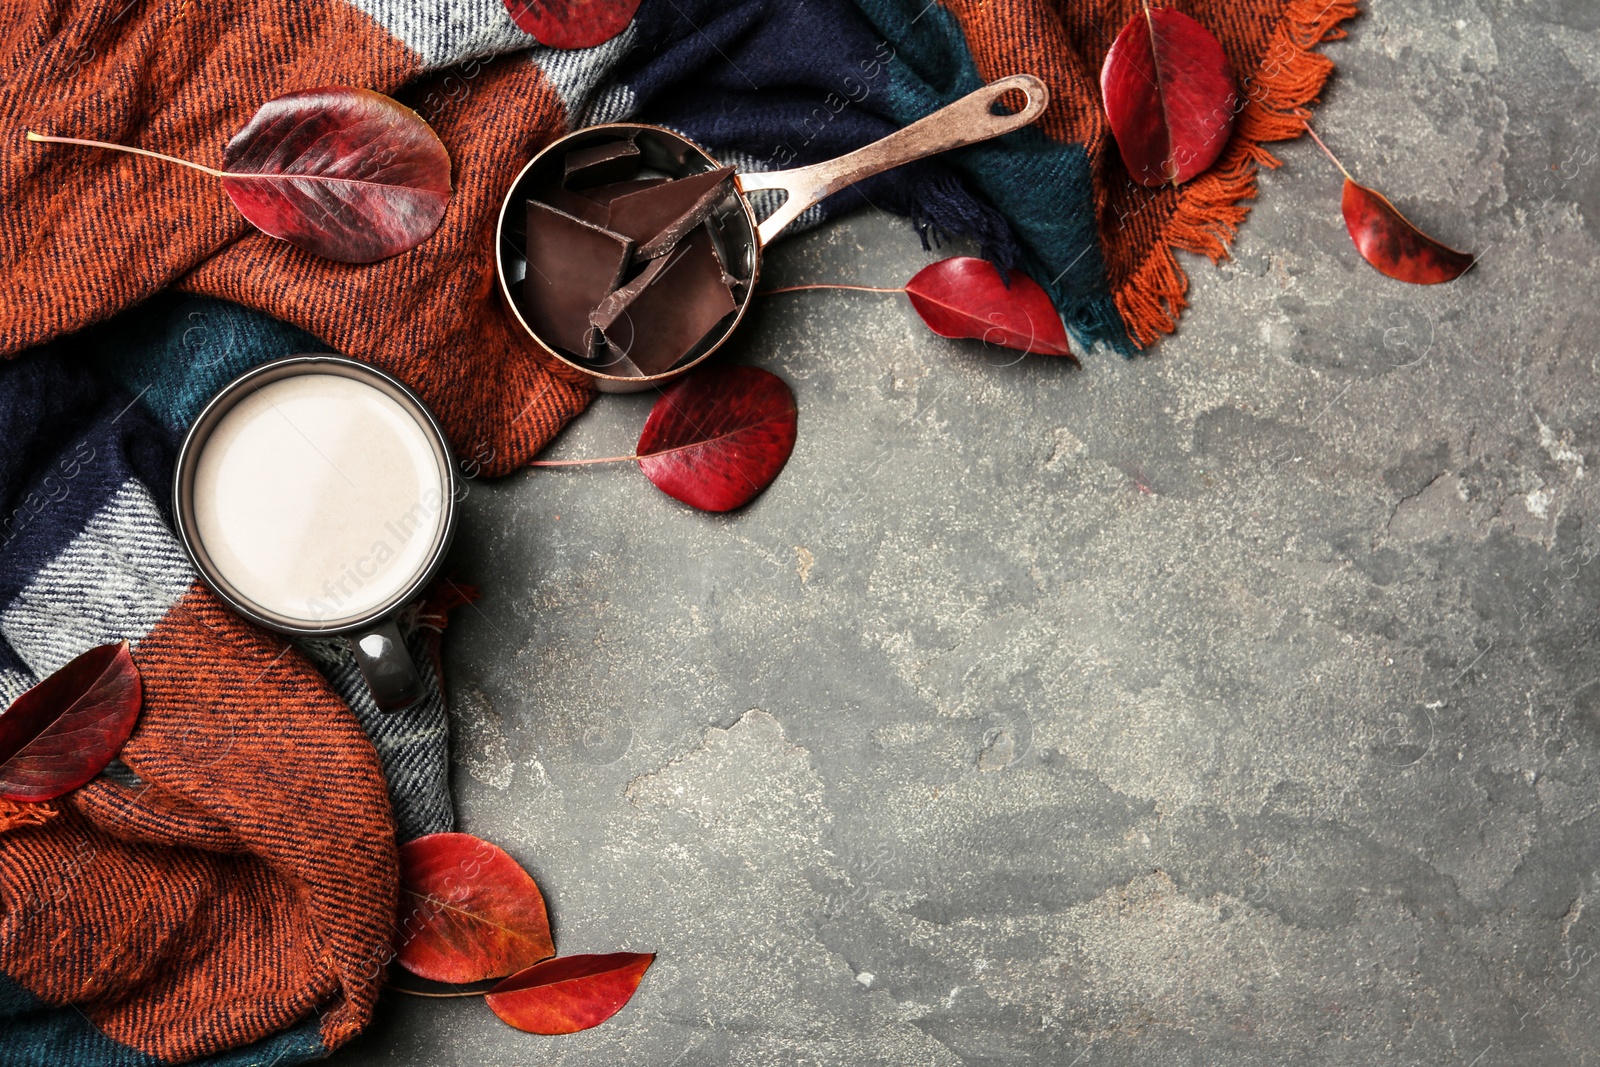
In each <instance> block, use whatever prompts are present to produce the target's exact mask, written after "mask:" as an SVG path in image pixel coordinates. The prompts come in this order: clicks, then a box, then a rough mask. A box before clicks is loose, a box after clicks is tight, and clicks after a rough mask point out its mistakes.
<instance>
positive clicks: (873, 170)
mask: <svg viewBox="0 0 1600 1067" xmlns="http://www.w3.org/2000/svg"><path fill="white" fill-rule="evenodd" d="M1011 92H1021V93H1022V94H1023V95H1025V96H1026V98H1027V102H1026V103H1025V104H1024V105H1023V106H1022V107H1021V108H1020V109H1019V110H1017V111H1004V110H1001V111H997V110H996V107H997V105H998V104H999V102H1000V100H1001V98H1002V97H1004V96H1005V95H1006V94H1007V93H1011ZM1049 99H1050V93H1049V90H1048V89H1046V88H1045V85H1044V82H1042V81H1040V80H1039V79H1038V78H1036V77H1034V76H1033V75H1031V74H1013V75H1011V76H1010V77H1006V78H1001V79H999V80H997V81H993V82H990V83H989V84H988V85H985V86H984V87H983V88H981V89H978V90H976V91H975V92H972V93H969V94H967V95H966V96H964V97H962V98H961V99H960V100H957V101H956V102H955V103H953V104H950V105H948V106H947V107H943V108H940V109H939V110H938V111H935V112H934V113H933V114H931V115H927V116H925V117H924V118H921V119H918V120H917V121H916V122H914V123H912V124H911V125H909V126H907V127H906V128H905V129H902V130H897V131H896V132H894V133H892V134H890V135H889V136H887V137H885V138H883V139H882V140H880V141H875V142H873V143H872V144H869V145H867V146H866V147H864V148H859V149H857V150H856V151H854V152H851V153H849V154H847V155H843V156H840V157H838V158H837V159H830V160H826V161H825V162H822V163H814V164H812V165H810V166H807V167H797V168H795V169H794V170H781V171H752V172H747V173H742V174H737V175H735V177H734V181H733V182H732V183H731V186H732V191H730V192H729V194H728V196H727V197H726V199H725V200H724V201H723V202H722V203H721V204H719V205H718V207H717V209H716V210H715V211H714V212H713V213H712V216H711V219H710V222H711V224H712V235H713V239H714V241H715V242H716V244H717V245H718V252H719V253H720V254H721V257H722V262H723V263H724V264H725V265H727V269H728V271H729V272H730V273H734V274H739V273H740V272H742V277H740V279H739V284H738V285H737V286H736V287H735V290H734V294H733V295H734V300H735V302H736V303H737V305H738V306H737V308H736V310H735V311H733V312H732V313H730V314H729V315H728V316H727V317H726V318H725V319H723V321H722V322H721V323H719V324H718V325H717V326H716V327H715V328H714V329H713V330H711V332H710V333H708V334H706V336H705V337H704V338H703V339H702V340H701V341H700V342H699V343H698V344H697V345H695V346H694V347H693V348H692V349H690V351H689V352H688V354H687V355H686V356H685V357H684V358H683V359H682V360H680V361H679V362H678V363H677V364H676V365H675V366H673V368H672V369H671V370H667V371H664V372H662V373H660V374H653V375H647V376H623V375H616V374H608V373H606V372H605V370H604V369H603V368H600V367H597V366H594V365H589V364H585V363H583V362H580V361H578V360H576V359H573V358H571V357H569V356H567V355H566V354H564V353H563V352H561V351H560V350H558V349H557V348H555V347H554V346H552V345H550V344H548V343H546V341H545V340H544V339H542V338H541V337H540V336H539V335H538V333H537V332H536V331H535V330H534V329H533V327H532V326H530V325H529V323H528V320H527V319H526V318H525V317H524V315H523V313H522V311H521V310H520V308H519V307H518V303H519V302H518V299H517V292H518V289H519V288H520V286H521V285H522V282H523V278H524V276H525V275H526V273H527V262H526V260H525V259H524V258H523V243H524V239H525V234H524V230H525V227H526V222H525V216H524V211H525V209H524V204H525V202H526V201H527V200H528V199H529V198H530V196H532V195H533V194H534V192H535V191H536V190H539V189H542V188H546V187H548V185H549V183H550V182H552V181H559V173H560V171H559V168H560V167H561V166H562V163H563V160H564V159H565V157H566V155H567V153H568V152H571V151H573V150H575V149H581V148H587V147H591V146H593V145H598V144H602V143H605V142H608V141H614V140H617V139H618V137H619V135H627V136H631V137H633V139H634V142H635V143H636V144H637V145H638V146H639V150H640V153H641V156H642V158H643V162H644V165H645V167H646V168H648V169H649V170H650V171H653V172H659V173H660V174H662V175H664V176H666V177H671V178H682V177H686V176H688V175H691V174H698V173H701V172H703V171H708V170H715V169H717V168H718V167H720V166H721V164H720V163H719V162H718V161H717V160H716V159H715V158H714V157H713V156H712V155H711V154H710V153H708V152H707V151H706V150H705V149H703V148H701V147H700V146H699V145H697V144H695V143H694V142H693V141H690V140H689V139H688V138H686V137H683V136H681V135H679V134H677V133H674V132H672V131H671V130H667V129H663V128H662V127H660V126H650V125H645V124H643V123H631V122H619V123H611V124H608V125H604V126H591V127H589V128H587V129H583V130H578V131H577V132H576V133H570V134H567V135H566V136H565V137H561V138H558V139H557V140H555V141H554V142H552V143H551V144H550V145H548V146H546V147H545V149H544V150H543V151H542V152H540V153H539V154H538V155H536V156H534V157H533V160H532V161H531V162H529V163H528V165H527V166H526V167H523V168H522V171H521V172H520V173H519V174H518V175H517V177H516V180H515V181H513V182H512V183H511V189H510V191H508V192H507V193H506V198H505V202H504V203H502V204H501V206H500V218H499V223H498V229H497V233H498V239H497V240H496V242H495V269H496V272H497V274H498V275H499V278H500V296H501V298H502V299H503V300H504V301H505V305H506V310H507V311H508V312H509V313H510V315H511V317H512V318H514V319H515V320H516V321H517V324H518V325H520V326H521V327H522V329H523V330H524V331H525V332H526V333H527V335H528V337H529V338H531V339H532V340H533V342H534V343H535V344H537V345H538V346H539V347H540V348H542V349H544V350H545V351H546V352H548V353H550V355H552V356H554V357H555V358H557V359H559V360H561V361H562V362H563V363H566V364H567V365H568V366H571V367H574V368H576V369H577V370H580V371H582V372H584V373H585V374H587V375H589V376H590V377H591V378H592V379H593V380H594V383H595V386H596V387H597V388H598V389H599V390H600V391H601V392H606V393H636V392H641V391H643V390H646V389H650V388H652V387H655V386H660V385H664V384H666V383H667V382H669V381H671V380H672V379H674V378H678V377H680V376H682V375H684V374H687V373H688V372H689V371H690V370H692V369H693V368H695V367H696V366H698V365H699V364H700V363H701V362H703V361H704V360H705V359H706V357H707V356H709V355H711V353H713V352H715V351H716V350H717V349H718V348H721V347H722V344H723V342H724V341H726V340H727V339H728V337H729V336H730V335H731V334H732V333H733V331H734V330H735V329H736V328H737V327H738V325H739V323H740V322H741V321H742V320H743V319H744V316H745V312H746V311H748V310H749V308H750V302H751V300H752V299H753V298H754V296H755V291H756V280H757V278H758V277H759V275H760V273H761V253H762V250H763V249H764V248H765V247H766V246H767V245H768V244H770V243H771V242H772V240H773V239H774V238H775V237H777V236H778V234H779V233H781V232H782V231H783V229H784V227H786V226H788V225H789V224H790V223H791V222H793V221H794V220H795V219H797V218H798V217H799V216H800V214H801V213H802V212H804V211H805V210H806V209H807V208H809V207H812V206H813V205H815V204H817V203H818V202H819V201H821V200H822V199H823V198H824V197H827V196H829V195H831V194H833V193H836V192H838V191H839V190H841V189H844V188H846V187H848V186H850V185H854V184H855V183H856V182H858V181H861V180H862V179H863V178H869V177H871V176H872V175H874V174H878V173H880V172H882V171H886V170H889V169H890V168H892V167H897V166H899V165H900V164H902V163H909V162H911V161H913V160H917V159H922V158H924V157H926V156H931V155H933V154H935V153H937V152H943V151H945V150H946V149H949V148H960V147H962V146H963V145H970V144H977V143H978V142H980V141H987V140H989V139H990V138H992V137H999V136H1000V135H1001V134H1005V133H1010V132H1012V131H1013V130H1018V129H1021V128H1022V127H1024V126H1027V125H1029V124H1030V123H1032V122H1033V121H1034V120H1035V119H1037V118H1038V117H1039V116H1040V115H1042V114H1044V109H1045V106H1046V105H1047V104H1048V103H1049ZM766 189H773V190H782V191H783V192H785V193H787V194H788V198H787V199H786V200H784V201H783V203H782V204H781V205H780V206H779V207H778V208H777V210H776V211H774V212H773V213H772V214H771V215H769V216H768V217H767V218H766V219H765V220H764V221H758V220H757V217H756V210H755V208H754V207H753V206H752V205H751V203H750V194H751V193H754V192H758V191H761V190H766Z"/></svg>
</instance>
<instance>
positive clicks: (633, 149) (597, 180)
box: [564, 138, 639, 189]
mask: <svg viewBox="0 0 1600 1067" xmlns="http://www.w3.org/2000/svg"><path fill="white" fill-rule="evenodd" d="M637 173H639V146H638V145H636V144H634V143H633V140H632V139H631V138H630V139H628V140H625V141H607V142H606V143H605V144H597V145H595V146H594V147H593V148H580V149H578V150H577V151H574V152H568V153H567V158H566V167H565V171H564V177H565V180H566V185H567V187H568V188H569V189H571V188H579V189H581V188H583V187H584V186H587V185H604V184H605V183H606V182H619V181H622V180H623V179H624V178H631V177H633V176H634V175H635V174H637Z"/></svg>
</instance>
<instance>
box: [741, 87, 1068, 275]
mask: <svg viewBox="0 0 1600 1067" xmlns="http://www.w3.org/2000/svg"><path fill="white" fill-rule="evenodd" d="M1014 89H1019V90H1021V91H1022V92H1023V93H1024V94H1026V96H1027V98H1028V102H1027V104H1026V105H1025V106H1024V107H1023V108H1022V110H1020V111H1017V112H1014V113H1011V114H996V113H995V112H994V105H995V102H996V101H998V100H999V99H1000V98H1001V97H1002V96H1004V95H1005V94H1006V93H1008V92H1010V91H1012V90H1014ZM1049 102H1050V90H1048V89H1046V88H1045V84H1044V82H1042V81H1040V80H1039V79H1038V78H1035V77H1034V76H1033V75H1032V74H1013V75H1011V76H1010V77H1007V78H1000V79H999V80H997V81H992V82H990V83H989V84H988V85H985V86H984V87H983V88H981V89H978V90H976V91H974V92H971V93H968V94H967V95H966V96H963V97H962V98H961V99H960V100H957V101H956V102H955V103H953V104H950V105H948V106H946V107H942V108H940V109H939V110H938V111H935V112H934V113H933V114H931V115H925V116H923V117H922V118H920V119H918V120H917V121H916V122H913V123H912V124H911V125H909V126H907V127H906V128H905V129H903V130H897V131H895V132H894V133H891V134H890V135H889V136H887V137H885V138H884V139H883V140H881V141H874V142H873V143H872V144H869V145H867V146H866V147H865V148H858V149H856V150H855V151H854V152H851V153H849V154H848V155H843V156H840V157H839V158H838V159H829V160H826V161H824V162H822V163H813V164H812V165H811V166H809V167H797V168H795V169H794V170H778V171H752V172H749V173H746V174H740V175H739V187H740V189H742V190H743V191H744V192H746V193H751V192H754V191H756V190H757V189H782V190H784V191H785V192H787V193H788V194H789V199H787V200H785V201H784V202H783V206H782V207H780V208H778V210H777V211H774V212H773V213H772V214H771V215H770V216H769V217H768V218H767V220H766V221H765V222H763V223H762V224H761V229H760V236H761V244H762V246H763V247H765V246H766V245H768V244H771V243H772V239H773V238H774V237H777V236H778V234H779V233H781V232H782V231H783V228H784V227H785V226H787V225H789V223H791V222H793V221H794V220H795V219H796V218H798V217H799V216H800V213H801V212H802V211H804V210H805V209H806V208H808V207H811V206H812V205H813V204H815V203H817V202H818V201H820V200H821V199H822V198H823V197H825V196H829V195H831V194H833V193H837V192H838V191H839V190H840V189H843V188H845V187H847V186H850V185H854V184H855V183H856V182H858V181H860V180H861V179H863V178H870V177H872V175H874V174H877V173H880V172H881V171H886V170H889V169H890V168H891V167H898V166H899V165H900V164H902V163H910V162H911V161H912V160H914V159H922V158H923V157H924V156H931V155H933V154H934V153H936V152H943V151H945V150H946V149H948V148H960V147H961V146H962V145H969V144H977V143H978V142H979V141H987V140H988V139H989V138H991V137H999V136H1000V135H1001V134H1003V133H1010V132H1011V131H1012V130H1020V129H1021V128H1022V127H1024V126H1026V125H1028V124H1029V123H1031V122H1033V121H1034V120H1035V119H1037V118H1038V117H1039V116H1040V115H1042V114H1044V109H1045V106H1046V105H1047V104H1049Z"/></svg>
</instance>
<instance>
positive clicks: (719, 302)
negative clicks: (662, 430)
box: [589, 226, 738, 375]
mask: <svg viewBox="0 0 1600 1067" xmlns="http://www.w3.org/2000/svg"><path fill="white" fill-rule="evenodd" d="M722 279H723V272H722V264H721V263H720V262H718V260H717V255H716V251H715V250H714V249H713V248H712V245H711V234H710V232H709V231H708V230H706V228H705V227H704V226H702V227H700V228H698V229H696V230H695V231H694V232H693V233H691V234H690V235H689V236H688V237H686V238H684V239H683V240H682V241H680V242H678V246H677V247H676V248H674V249H673V250H672V252H671V253H669V254H668V255H664V256H661V257H659V258H657V259H653V260H651V261H650V262H649V263H648V264H647V265H646V266H645V269H644V271H643V272H642V273H641V274H640V275H639V276H638V277H637V278H634V279H633V280H632V281H630V282H628V284H627V285H624V286H623V287H622V288H621V289H618V290H617V291H616V292H614V293H612V294H611V295H610V296H608V297H606V298H605V300H604V301H601V302H600V303H599V304H598V306H597V307H596V308H595V309H594V313H593V314H592V315H590V316H589V321H590V323H592V324H593V325H594V326H595V327H597V328H598V329H599V330H600V331H601V333H602V334H603V336H604V342H605V343H604V344H603V345H602V346H601V348H602V354H601V358H607V357H610V358H617V357H625V358H626V359H628V360H631V361H632V363H633V365H634V366H636V367H638V368H639V370H640V371H641V372H643V373H644V374H647V375H648V374H660V373H662V372H663V371H667V370H671V369H672V367H673V366H674V365H675V364H677V363H678V362H679V361H680V360H682V359H683V357H684V356H686V355H688V354H689V350H690V349H692V348H694V346H695V345H696V344H698V343H699V342H700V341H701V339H703V338H704V337H705V336H706V334H708V333H710V332H711V331H712V329H714V328H715V327H716V325H717V324H718V323H719V322H721V321H722V320H723V319H724V318H726V317H727V316H728V315H729V314H730V313H732V312H733V311H734V309H735V308H737V307H738V305H737V304H735V303H734V300H733V294H732V293H731V292H729V290H728V286H727V285H726V284H724V282H723V280H722Z"/></svg>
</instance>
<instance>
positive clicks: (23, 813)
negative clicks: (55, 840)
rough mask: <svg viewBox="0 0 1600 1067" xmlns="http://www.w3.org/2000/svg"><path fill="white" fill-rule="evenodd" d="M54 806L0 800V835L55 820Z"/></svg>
mask: <svg viewBox="0 0 1600 1067" xmlns="http://www.w3.org/2000/svg"><path fill="white" fill-rule="evenodd" d="M55 815H56V806H55V805H54V804H24V803H20V802H18V801H15V800H3V799H0V834H3V833H5V832H6V831H7V830H19V829H21V828H23V827H25V826H40V825H42V824H44V823H46V822H48V821H49V820H51V819H53V818H55Z"/></svg>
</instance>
